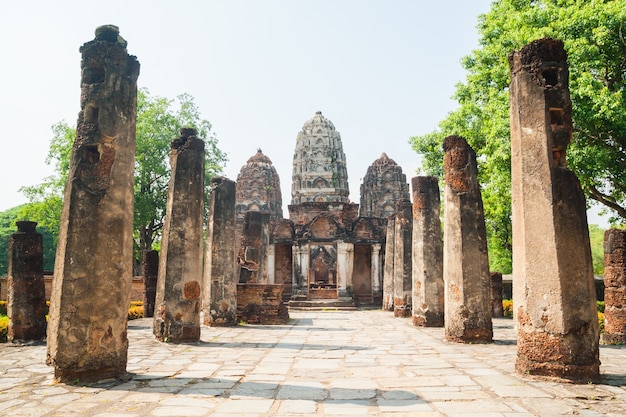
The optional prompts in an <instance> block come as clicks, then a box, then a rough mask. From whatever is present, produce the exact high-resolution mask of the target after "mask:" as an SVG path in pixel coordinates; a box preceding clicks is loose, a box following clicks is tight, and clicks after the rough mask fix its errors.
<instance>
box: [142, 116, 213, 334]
mask: <svg viewBox="0 0 626 417" xmlns="http://www.w3.org/2000/svg"><path fill="white" fill-rule="evenodd" d="M170 166H171V173H172V174H171V178H170V183H169V187H168V191H167V208H166V213H165V221H164V226H163V238H162V240H161V256H160V259H159V276H158V280H157V293H156V301H155V306H156V312H155V315H154V328H153V331H154V335H155V337H156V338H157V339H158V340H161V341H168V342H174V343H180V342H196V341H198V340H200V308H201V304H202V299H201V297H200V288H201V283H202V240H203V227H202V226H203V225H202V222H203V220H204V218H203V217H204V141H202V140H201V139H198V138H197V137H196V131H195V129H185V128H183V129H181V130H180V137H179V138H178V139H176V140H173V141H172V151H171V154H170Z"/></svg>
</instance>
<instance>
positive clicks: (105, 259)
mask: <svg viewBox="0 0 626 417" xmlns="http://www.w3.org/2000/svg"><path fill="white" fill-rule="evenodd" d="M80 51H81V53H82V61H81V69H82V80H81V99H80V101H81V111H80V113H79V115H78V124H77V129H76V141H75V142H74V146H73V149H72V156H71V159H70V169H69V172H68V182H67V186H66V187H65V196H64V201H63V211H62V213H61V225H60V230H59V237H58V244H57V253H56V262H55V266H54V281H53V290H52V296H51V305H50V319H49V322H48V333H47V334H48V339H47V342H48V349H47V359H46V362H47V363H48V364H49V365H53V366H54V368H55V371H54V373H55V377H56V378H57V380H60V381H73V380H76V379H79V380H80V381H81V382H85V381H93V380H101V379H105V378H112V377H118V376H121V375H123V374H125V373H126V359H127V353H128V338H127V321H128V307H129V305H130V294H131V284H132V275H133V191H134V190H133V175H134V164H135V124H136V115H137V77H138V76H139V63H138V62H137V60H136V58H135V57H133V56H130V55H128V54H127V52H126V41H125V40H124V39H122V38H121V37H120V36H119V31H118V28H117V27H115V26H111V25H109V26H101V27H99V28H98V29H96V38H95V39H94V40H93V41H91V42H87V43H86V44H84V45H83V46H82V47H81V48H80Z"/></svg>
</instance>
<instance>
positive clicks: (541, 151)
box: [509, 39, 600, 380]
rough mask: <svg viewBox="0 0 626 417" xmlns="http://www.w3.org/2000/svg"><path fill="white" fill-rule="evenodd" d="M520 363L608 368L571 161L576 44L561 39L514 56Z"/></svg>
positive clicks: (546, 372)
mask: <svg viewBox="0 0 626 417" xmlns="http://www.w3.org/2000/svg"><path fill="white" fill-rule="evenodd" d="M509 63H510V67H511V87H510V91H511V180H512V197H513V205H512V208H513V210H512V213H513V216H512V219H513V303H514V306H515V318H516V320H517V326H518V331H517V347H518V350H517V361H516V365H515V367H516V370H517V371H518V372H519V373H521V374H531V375H541V376H550V377H560V378H566V379H582V380H592V379H596V378H597V377H598V376H599V365H600V361H599V346H598V339H599V336H598V319H597V315H596V294H595V288H594V278H593V266H592V260H591V249H590V244H589V229H588V226H587V214H586V205H585V197H584V195H583V192H582V190H581V187H580V183H579V182H578V179H577V178H576V175H575V174H574V173H573V172H572V171H570V170H569V169H568V168H567V166H566V163H565V153H566V148H567V145H568V144H569V142H570V140H571V135H572V104H571V101H570V96H569V88H568V67H567V53H566V52H565V50H564V48H563V43H562V42H561V41H558V40H554V39H541V40H537V41H534V42H532V43H530V44H528V45H526V46H524V48H522V49H521V50H520V51H518V52H514V53H512V54H511V55H510V56H509Z"/></svg>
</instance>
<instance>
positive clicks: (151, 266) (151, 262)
mask: <svg viewBox="0 0 626 417" xmlns="http://www.w3.org/2000/svg"><path fill="white" fill-rule="evenodd" d="M141 266H142V269H143V286H144V293H143V316H144V317H154V303H155V301H156V288H157V278H158V274H159V252H158V251H156V250H148V251H144V253H143V259H142V260H141Z"/></svg>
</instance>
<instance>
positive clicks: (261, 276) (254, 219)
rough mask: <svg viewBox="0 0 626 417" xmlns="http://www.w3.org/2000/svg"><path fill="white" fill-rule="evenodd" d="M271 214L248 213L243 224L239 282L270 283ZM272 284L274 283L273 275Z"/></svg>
mask: <svg viewBox="0 0 626 417" xmlns="http://www.w3.org/2000/svg"><path fill="white" fill-rule="evenodd" d="M269 246H270V214H269V213H262V212H260V211H248V212H246V213H245V216H244V222H243V234H242V238H241V245H240V246H239V255H238V257H237V262H238V263H239V282H240V283H251V284H253V283H262V284H267V283H270V273H269V266H270V262H269V261H270V256H269ZM271 275H272V278H271V283H272V284H273V283H274V277H273V274H271Z"/></svg>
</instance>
